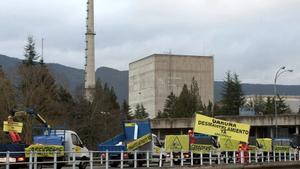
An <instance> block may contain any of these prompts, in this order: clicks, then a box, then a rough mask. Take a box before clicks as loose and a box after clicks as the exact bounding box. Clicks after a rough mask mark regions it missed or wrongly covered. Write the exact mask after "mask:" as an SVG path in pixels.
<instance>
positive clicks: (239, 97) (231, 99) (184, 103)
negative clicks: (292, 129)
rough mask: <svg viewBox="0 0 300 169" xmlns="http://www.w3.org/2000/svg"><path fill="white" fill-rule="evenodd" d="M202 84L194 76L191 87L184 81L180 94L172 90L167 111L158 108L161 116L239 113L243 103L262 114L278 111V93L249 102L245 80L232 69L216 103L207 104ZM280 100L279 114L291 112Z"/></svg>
mask: <svg viewBox="0 0 300 169" xmlns="http://www.w3.org/2000/svg"><path fill="white" fill-rule="evenodd" d="M200 87H201V86H198V83H197V81H196V80H195V79H194V78H193V79H192V81H191V85H190V86H189V87H188V86H187V85H186V84H184V85H183V87H182V90H181V93H180V94H179V95H178V96H176V95H175V94H174V93H173V92H171V93H170V94H169V95H168V96H167V98H166V100H165V104H164V108H163V111H159V112H158V115H157V118H181V117H193V115H194V113H195V112H196V111H197V112H202V113H203V114H207V115H209V116H215V115H239V112H240V108H242V107H252V108H254V110H255V112H256V113H259V114H274V102H275V97H271V96H269V97H267V98H266V99H265V98H263V97H262V96H255V97H254V99H253V100H251V101H248V102H246V98H245V95H244V92H243V90H242V85H241V81H240V80H239V77H238V75H237V74H236V73H232V72H230V71H228V72H227V73H226V76H225V79H224V81H223V87H222V93H221V96H222V99H221V100H220V101H218V102H215V103H214V104H213V103H212V102H211V101H209V103H208V104H207V105H205V104H203V102H202V100H201V96H200V94H199V88H200ZM276 103H277V111H278V114H284V113H290V112H291V110H290V108H289V106H288V105H287V104H286V103H285V100H284V98H283V97H281V96H280V95H277V96H276Z"/></svg>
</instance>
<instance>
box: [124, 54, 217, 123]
mask: <svg viewBox="0 0 300 169" xmlns="http://www.w3.org/2000/svg"><path fill="white" fill-rule="evenodd" d="M213 65H214V64H213V56H192V55H173V54H153V55H150V56H148V57H145V58H143V59H140V60H137V61H134V62H132V63H130V64H129V105H130V107H131V108H132V109H134V108H135V107H136V105H137V104H142V105H143V106H144V107H145V109H146V112H148V113H149V117H150V118H154V117H156V116H157V114H158V112H159V111H163V107H164V104H165V100H166V98H167V96H168V95H169V94H170V93H171V92H173V93H174V94H175V95H176V96H178V95H179V94H180V92H181V91H182V87H183V85H184V84H187V85H188V86H190V84H191V82H192V79H193V78H194V79H195V80H196V81H197V82H198V86H199V93H200V96H201V99H202V102H203V103H204V104H206V105H208V103H209V102H213V101H214V97H213V96H214V93H213V91H214V66H213Z"/></svg>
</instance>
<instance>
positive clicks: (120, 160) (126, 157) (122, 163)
mask: <svg viewBox="0 0 300 169" xmlns="http://www.w3.org/2000/svg"><path fill="white" fill-rule="evenodd" d="M21 153H23V154H25V152H0V156H1V157H2V158H0V167H1V166H5V168H6V169H10V168H11V167H12V166H18V165H19V166H21V165H23V166H26V167H27V168H29V169H37V168H39V167H40V166H41V165H43V166H44V165H47V166H52V167H53V168H54V169H59V168H61V166H63V165H68V166H70V167H72V168H73V169H75V168H76V166H77V165H78V164H79V163H82V164H83V163H85V164H86V165H89V168H90V169H93V168H94V167H95V166H97V167H98V166H101V167H103V168H106V169H108V168H110V167H111V166H114V167H118V168H121V169H123V168H126V167H133V168H137V167H140V166H144V167H147V168H149V167H151V166H153V165H154V164H155V166H156V167H163V166H167V165H168V166H170V167H173V166H175V165H178V166H202V165H221V164H250V163H271V162H285V161H300V151H290V152H261V151H255V152H253V151H252V152H250V151H249V152H244V151H225V152H208V153H200V154H196V153H193V152H158V153H157V152H156V153H155V152H150V151H133V152H127V151H113V152H112V151H110V152H108V151H106V152H100V151H89V158H88V159H76V158H75V157H76V154H78V152H64V153H65V154H68V157H69V158H67V159H66V158H62V157H58V156H57V154H58V153H57V152H52V154H53V156H51V157H46V158H44V157H39V154H43V153H45V152H30V155H29V157H28V158H24V159H23V160H24V161H18V160H22V159H17V158H15V157H14V155H16V154H21ZM47 153H49V152H47ZM79 154H80V153H79ZM154 154H155V155H156V156H155V157H154V156H153V155H154ZM20 158H21V157H20Z"/></svg>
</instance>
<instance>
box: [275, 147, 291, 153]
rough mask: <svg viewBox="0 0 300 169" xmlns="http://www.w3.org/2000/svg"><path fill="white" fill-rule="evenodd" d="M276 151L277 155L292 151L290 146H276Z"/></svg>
mask: <svg viewBox="0 0 300 169" xmlns="http://www.w3.org/2000/svg"><path fill="white" fill-rule="evenodd" d="M274 151H275V152H276V153H279V152H282V153H283V152H289V151H290V146H275V147H274Z"/></svg>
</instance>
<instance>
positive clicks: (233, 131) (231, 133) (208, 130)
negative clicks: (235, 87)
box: [194, 114, 250, 143]
mask: <svg viewBox="0 0 300 169" xmlns="http://www.w3.org/2000/svg"><path fill="white" fill-rule="evenodd" d="M249 130H250V125H248V124H243V123H236V122H231V121H225V120H220V119H216V118H211V117H208V116H204V115H200V114H196V118H195V126H194V132H195V133H202V134H207V135H213V136H218V137H226V138H229V139H232V140H239V141H242V142H246V143H247V142H248V138H249Z"/></svg>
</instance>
